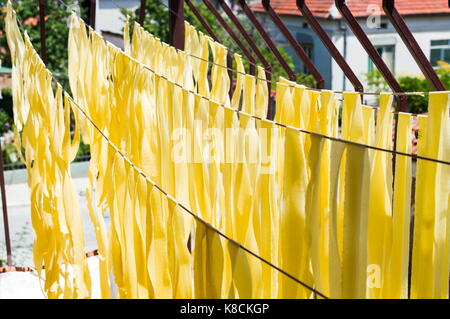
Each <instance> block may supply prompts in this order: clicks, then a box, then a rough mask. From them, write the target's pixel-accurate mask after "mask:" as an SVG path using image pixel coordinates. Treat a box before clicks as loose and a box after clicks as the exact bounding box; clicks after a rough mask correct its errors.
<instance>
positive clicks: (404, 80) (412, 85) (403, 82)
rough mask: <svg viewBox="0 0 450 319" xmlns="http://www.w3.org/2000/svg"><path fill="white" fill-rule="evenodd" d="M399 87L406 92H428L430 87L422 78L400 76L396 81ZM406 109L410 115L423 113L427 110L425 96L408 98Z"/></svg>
mask: <svg viewBox="0 0 450 319" xmlns="http://www.w3.org/2000/svg"><path fill="white" fill-rule="evenodd" d="M398 82H399V84H400V86H401V87H402V88H403V89H404V90H405V91H406V92H428V91H430V85H429V84H428V81H427V80H426V79H424V78H419V77H413V76H402V77H400V78H399V79H398ZM408 109H409V111H410V112H412V113H425V112H427V110H428V97H427V96H420V95H415V96H408Z"/></svg>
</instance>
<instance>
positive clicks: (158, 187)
mask: <svg viewBox="0 0 450 319" xmlns="http://www.w3.org/2000/svg"><path fill="white" fill-rule="evenodd" d="M61 89H62V87H61ZM66 97H68V98H69V99H70V101H71V102H72V103H73V104H74V105H75V106H76V107H77V108H78V109H79V110H80V112H81V113H82V114H83V115H84V117H85V118H86V119H87V120H88V121H89V122H90V123H91V124H92V125H93V126H94V128H95V129H96V130H97V131H98V133H99V134H100V135H102V137H103V138H104V139H105V140H106V141H107V142H108V144H109V146H111V147H112V148H113V149H114V151H116V152H117V153H118V154H119V155H120V156H121V157H122V158H123V159H124V160H125V161H126V162H127V163H128V164H129V165H130V166H131V168H132V169H134V170H135V171H136V172H138V173H139V174H140V175H141V176H142V177H144V179H145V180H146V181H147V182H148V183H150V184H151V185H152V186H153V187H156V189H158V190H159V191H160V192H161V193H162V194H164V195H165V196H166V197H167V198H168V199H169V200H171V201H172V202H173V203H174V204H175V205H177V206H179V207H180V208H181V209H183V210H184V211H185V212H187V213H188V214H190V215H191V216H192V217H193V218H194V219H195V220H197V221H199V222H201V223H202V224H204V225H205V226H206V227H208V228H209V229H211V230H212V231H214V232H215V233H217V234H218V235H220V236H221V237H223V238H225V239H226V240H228V241H230V242H231V243H233V244H234V245H236V246H237V247H238V248H240V249H242V250H244V251H245V252H247V253H249V254H250V255H252V256H253V257H255V258H257V259H259V260H260V261H262V262H264V263H265V264H267V265H268V266H270V267H272V268H274V269H276V270H277V271H279V272H280V273H282V274H283V275H285V276H287V277H289V278H290V279H292V280H293V281H295V282H297V283H298V284H300V285H302V286H303V287H304V288H306V289H308V290H310V291H311V292H313V293H314V294H316V295H319V296H321V297H322V298H325V299H329V298H328V297H327V296H325V295H324V294H322V293H321V292H319V291H317V290H316V289H314V288H313V287H311V286H309V285H308V284H306V283H304V282H303V281H301V280H300V279H298V278H296V277H294V276H292V275H291V274H289V273H288V272H286V271H284V270H283V269H280V268H278V267H277V266H275V265H274V264H272V263H271V262H270V261H268V260H266V259H264V258H263V257H261V256H259V255H257V254H256V253H254V252H253V251H251V250H249V249H248V248H246V247H245V246H243V245H242V244H240V243H239V242H237V241H236V240H234V239H232V238H230V237H228V236H227V235H225V234H224V233H222V232H221V231H220V230H218V229H217V228H215V227H214V226H212V225H211V224H209V223H208V222H207V221H205V220H204V219H202V218H200V217H199V216H198V215H196V214H195V213H193V212H192V211H191V210H189V209H188V208H187V207H186V206H184V205H183V204H182V203H180V202H179V201H178V200H177V199H176V198H174V197H173V196H172V195H170V194H169V193H167V192H166V191H165V190H164V189H163V188H161V187H160V186H159V185H157V184H156V183H155V182H154V181H153V180H152V179H151V178H149V177H148V176H147V175H146V174H145V173H144V172H143V171H142V170H141V169H140V168H139V167H137V166H136V165H134V163H133V162H132V161H131V160H130V159H129V158H128V157H127V156H126V155H125V154H124V153H123V152H122V151H121V150H120V149H119V148H118V147H117V146H116V145H115V144H114V143H113V142H111V140H110V139H109V138H108V136H106V134H105V133H104V132H103V131H102V130H101V129H100V128H99V127H98V126H97V125H96V124H95V122H94V121H93V120H92V119H91V118H90V117H89V115H87V114H86V112H85V111H84V110H83V108H82V107H81V106H80V105H79V104H78V103H76V102H75V100H73V99H72V98H71V97H70V96H69V95H68V94H67V93H66Z"/></svg>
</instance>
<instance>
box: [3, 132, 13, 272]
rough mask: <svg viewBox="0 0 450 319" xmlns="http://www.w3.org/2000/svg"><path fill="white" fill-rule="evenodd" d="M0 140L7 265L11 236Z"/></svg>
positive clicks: (9, 263) (10, 257) (9, 260)
mask: <svg viewBox="0 0 450 319" xmlns="http://www.w3.org/2000/svg"><path fill="white" fill-rule="evenodd" d="M1 144H2V143H1V140H0V191H1V193H2V194H1V196H2V210H3V227H4V229H5V242H6V256H7V264H8V266H10V267H11V266H12V253H11V238H10V237H9V222H8V208H7V207H6V189H5V176H4V174H3V149H2V145H1Z"/></svg>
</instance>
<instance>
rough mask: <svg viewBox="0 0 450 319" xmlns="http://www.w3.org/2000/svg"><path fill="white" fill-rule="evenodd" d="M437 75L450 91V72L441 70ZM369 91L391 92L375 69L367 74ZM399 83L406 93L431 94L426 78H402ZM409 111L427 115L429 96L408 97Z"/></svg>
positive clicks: (398, 79)
mask: <svg viewBox="0 0 450 319" xmlns="http://www.w3.org/2000/svg"><path fill="white" fill-rule="evenodd" d="M437 74H438V76H439V78H440V80H441V81H442V83H443V84H444V86H445V88H446V89H447V90H450V70H449V69H441V70H438V71H437ZM366 80H367V83H368V88H367V89H368V90H369V91H371V92H382V91H390V89H389V86H388V85H387V83H386V81H385V80H384V79H383V77H382V76H381V73H380V72H379V71H378V70H376V69H374V70H373V71H371V72H369V73H367V74H366ZM397 81H398V83H399V84H400V86H401V87H402V89H403V90H404V91H405V92H429V91H431V87H430V84H429V83H428V81H427V79H425V78H424V77H417V76H401V77H398V78H397ZM408 111H409V112H411V113H416V114H419V113H426V112H427V111H428V96H420V95H414V96H408Z"/></svg>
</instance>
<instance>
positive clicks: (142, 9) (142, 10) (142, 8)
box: [139, 0, 147, 27]
mask: <svg viewBox="0 0 450 319" xmlns="http://www.w3.org/2000/svg"><path fill="white" fill-rule="evenodd" d="M146 5H147V1H145V0H141V6H140V8H139V24H140V25H141V26H142V27H144V20H145V7H146Z"/></svg>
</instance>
